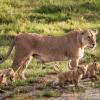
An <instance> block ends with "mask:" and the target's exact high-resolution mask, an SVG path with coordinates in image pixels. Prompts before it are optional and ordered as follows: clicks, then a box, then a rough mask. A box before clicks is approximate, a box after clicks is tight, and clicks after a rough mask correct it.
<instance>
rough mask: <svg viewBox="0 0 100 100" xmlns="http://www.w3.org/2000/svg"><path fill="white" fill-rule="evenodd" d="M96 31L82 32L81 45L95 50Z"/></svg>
mask: <svg viewBox="0 0 100 100" xmlns="http://www.w3.org/2000/svg"><path fill="white" fill-rule="evenodd" d="M96 35H97V31H96V30H91V29H86V30H81V40H80V41H81V45H82V46H84V47H90V48H95V47H96Z"/></svg>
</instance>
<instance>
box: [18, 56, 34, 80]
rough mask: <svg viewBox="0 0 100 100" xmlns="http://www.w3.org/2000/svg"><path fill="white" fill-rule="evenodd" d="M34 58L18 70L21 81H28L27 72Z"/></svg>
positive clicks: (30, 58) (29, 59)
mask: <svg viewBox="0 0 100 100" xmlns="http://www.w3.org/2000/svg"><path fill="white" fill-rule="evenodd" d="M32 58H33V57H32V56H30V57H29V58H28V59H27V61H26V62H25V63H24V64H23V66H22V67H21V68H20V69H19V70H18V75H19V76H20V78H21V79H24V80H25V79H26V78H25V75H24V74H25V70H26V68H27V67H28V65H29V64H30V62H31V61H32Z"/></svg>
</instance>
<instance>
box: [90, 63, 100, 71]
mask: <svg viewBox="0 0 100 100" xmlns="http://www.w3.org/2000/svg"><path fill="white" fill-rule="evenodd" d="M92 67H93V69H94V70H96V71H97V70H100V64H99V63H97V62H94V63H93V64H92Z"/></svg>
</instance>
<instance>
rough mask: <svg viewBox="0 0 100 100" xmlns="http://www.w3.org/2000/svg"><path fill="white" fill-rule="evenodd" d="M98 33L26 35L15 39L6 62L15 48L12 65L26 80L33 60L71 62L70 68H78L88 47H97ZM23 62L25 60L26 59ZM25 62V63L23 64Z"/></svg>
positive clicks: (85, 31)
mask: <svg viewBox="0 0 100 100" xmlns="http://www.w3.org/2000/svg"><path fill="white" fill-rule="evenodd" d="M96 34H97V32H96V31H94V30H91V29H86V30H76V31H71V32H69V33H68V34H67V35H64V36H46V35H40V34H36V33H26V34H21V35H18V36H16V37H15V39H14V41H13V42H12V44H11V46H10V49H9V50H8V53H7V55H6V57H5V59H4V60H2V61H1V63H2V62H4V61H5V60H6V59H7V58H8V56H9V55H10V53H11V51H12V49H13V47H15V56H14V60H13V64H12V68H13V69H14V71H16V70H18V69H19V71H18V73H19V76H20V78H22V79H25V77H24V72H25V69H26V68H27V66H28V65H29V63H30V61H31V60H32V58H36V59H38V60H39V61H40V62H42V63H46V62H53V61H64V60H65V61H66V60H69V66H70V67H71V68H74V67H76V66H78V63H79V60H80V59H81V58H82V57H83V55H84V49H85V48H86V47H90V48H94V47H96ZM26 58H27V60H25V61H24V62H23V59H26ZM22 62H23V63H22ZM21 63H22V65H21Z"/></svg>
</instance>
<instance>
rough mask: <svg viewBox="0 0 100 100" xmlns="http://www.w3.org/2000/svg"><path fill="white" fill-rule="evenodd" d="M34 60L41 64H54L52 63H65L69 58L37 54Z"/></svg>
mask: <svg viewBox="0 0 100 100" xmlns="http://www.w3.org/2000/svg"><path fill="white" fill-rule="evenodd" d="M33 57H34V58H36V59H38V60H39V61H41V62H45V63H46V62H52V61H65V60H67V59H68V58H67V57H66V56H60V55H58V56H55V55H54V56H52V55H43V54H36V55H35V56H33Z"/></svg>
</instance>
